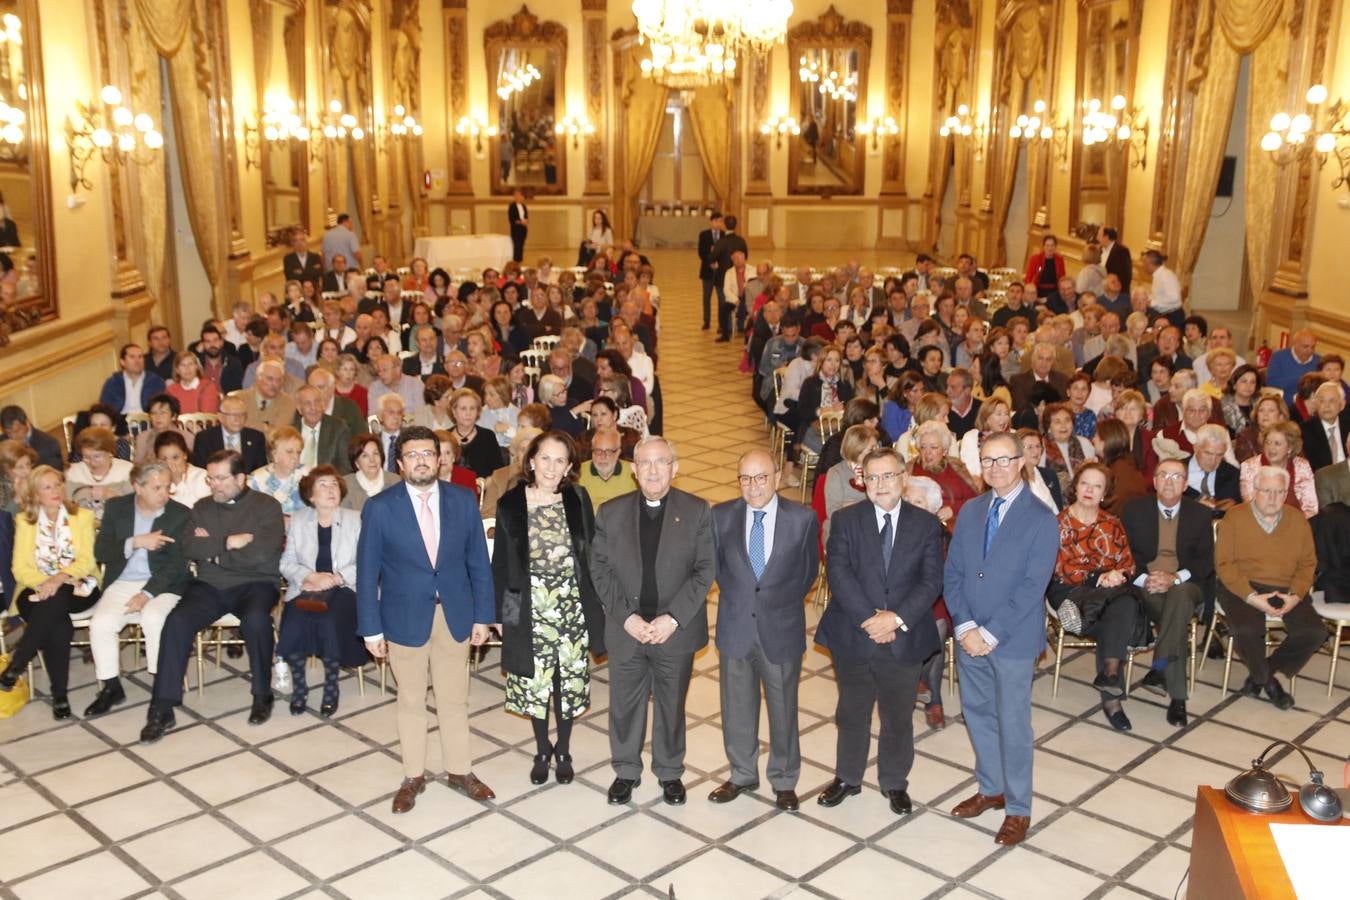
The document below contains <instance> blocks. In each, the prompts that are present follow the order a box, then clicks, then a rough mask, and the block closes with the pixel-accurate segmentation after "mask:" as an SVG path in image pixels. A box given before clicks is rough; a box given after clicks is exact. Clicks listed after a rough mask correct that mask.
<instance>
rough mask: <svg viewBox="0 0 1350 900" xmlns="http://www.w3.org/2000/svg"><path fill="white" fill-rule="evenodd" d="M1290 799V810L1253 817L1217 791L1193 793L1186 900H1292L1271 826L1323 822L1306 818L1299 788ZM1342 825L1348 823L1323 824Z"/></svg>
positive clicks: (1202, 790) (1204, 788)
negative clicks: (1241, 899) (1301, 805)
mask: <svg viewBox="0 0 1350 900" xmlns="http://www.w3.org/2000/svg"><path fill="white" fill-rule="evenodd" d="M1293 794H1294V805H1293V806H1291V807H1290V808H1289V809H1287V810H1286V811H1284V812H1282V813H1275V814H1274V815H1257V814H1256V813H1249V812H1247V811H1246V810H1244V809H1241V808H1240V807H1237V806H1235V805H1233V803H1232V802H1231V801H1230V800H1229V799H1228V798H1227V797H1226V796H1224V793H1223V790H1222V789H1221V788H1215V787H1200V788H1199V789H1198V790H1197V791H1196V794H1195V823H1194V829H1195V830H1194V833H1193V834H1192V835H1191V874H1190V878H1189V880H1188V881H1187V882H1186V885H1187V886H1186V896H1187V898H1188V900H1237V898H1247V900H1296V895H1295V894H1294V886H1293V885H1292V884H1290V883H1289V875H1288V873H1287V872H1285V870H1284V861H1283V860H1282V859H1281V858H1280V851H1279V849H1278V848H1277V847H1276V846H1275V838H1274V836H1272V835H1271V833H1270V826H1271V825H1272V824H1280V825H1318V824H1322V823H1319V822H1316V821H1315V820H1313V819H1310V818H1308V817H1307V816H1305V815H1304V814H1303V810H1302V809H1300V808H1299V805H1298V793H1297V789H1295V790H1294V791H1293ZM1342 826H1350V820H1347V819H1341V820H1340V822H1338V823H1335V824H1330V825H1326V827H1327V828H1337V827H1342Z"/></svg>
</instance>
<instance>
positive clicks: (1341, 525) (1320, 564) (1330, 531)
mask: <svg viewBox="0 0 1350 900" xmlns="http://www.w3.org/2000/svg"><path fill="white" fill-rule="evenodd" d="M1308 524H1309V525H1311V526H1312V531H1313V540H1314V541H1315V542H1316V544H1317V586H1318V587H1319V588H1321V589H1322V590H1323V591H1325V592H1326V599H1327V601H1328V602H1330V603H1347V602H1350V506H1346V505H1345V504H1344V503H1328V504H1327V505H1326V506H1323V507H1322V508H1321V509H1320V510H1319V511H1318V513H1317V515H1315V516H1313V517H1312V518H1311V519H1309V520H1308Z"/></svg>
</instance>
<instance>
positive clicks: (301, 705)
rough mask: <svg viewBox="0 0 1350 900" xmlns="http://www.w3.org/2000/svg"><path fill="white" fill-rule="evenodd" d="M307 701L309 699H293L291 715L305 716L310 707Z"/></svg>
mask: <svg viewBox="0 0 1350 900" xmlns="http://www.w3.org/2000/svg"><path fill="white" fill-rule="evenodd" d="M306 700H308V698H307V697H295V696H293V697H291V715H293V716H303V715H304V714H305V710H307V709H309V706H308V705H307V704H306V702H305V701H306ZM255 703H256V701H255Z"/></svg>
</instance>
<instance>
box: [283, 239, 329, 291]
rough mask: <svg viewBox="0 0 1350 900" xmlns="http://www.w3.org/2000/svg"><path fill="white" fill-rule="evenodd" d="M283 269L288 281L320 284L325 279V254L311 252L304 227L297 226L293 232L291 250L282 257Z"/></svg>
mask: <svg viewBox="0 0 1350 900" xmlns="http://www.w3.org/2000/svg"><path fill="white" fill-rule="evenodd" d="M281 271H282V273H283V274H284V276H285V278H286V280H287V281H313V282H314V283H315V284H318V283H319V282H321V281H322V280H323V255H322V254H319V253H311V252H310V250H309V235H307V234H305V230H304V229H303V228H297V229H296V230H295V232H294V233H292V234H291V252H290V253H287V254H286V256H285V257H283V258H282V260H281Z"/></svg>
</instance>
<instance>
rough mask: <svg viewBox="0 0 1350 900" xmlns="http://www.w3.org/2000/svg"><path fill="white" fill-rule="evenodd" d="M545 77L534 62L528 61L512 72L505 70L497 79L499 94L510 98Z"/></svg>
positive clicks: (504, 97) (503, 97)
mask: <svg viewBox="0 0 1350 900" xmlns="http://www.w3.org/2000/svg"><path fill="white" fill-rule="evenodd" d="M543 77H544V76H543V75H541V74H540V73H539V70H538V69H536V68H535V67H534V64H533V63H526V64H525V65H523V66H520V67H519V68H517V69H516V70H515V71H512V72H503V73H502V74H501V77H500V78H499V79H497V96H498V97H501V98H502V99H503V100H506V99H509V98H510V96H511V95H512V94H518V93H520V92H521V91H523V90H525V89H526V88H527V87H529V86H530V85H532V84H534V83H535V82H536V81H538V80H539V79H541V78H543Z"/></svg>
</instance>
